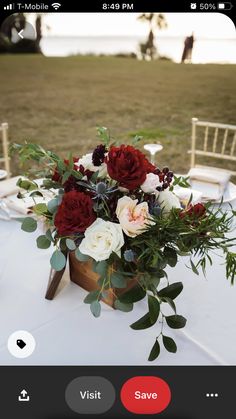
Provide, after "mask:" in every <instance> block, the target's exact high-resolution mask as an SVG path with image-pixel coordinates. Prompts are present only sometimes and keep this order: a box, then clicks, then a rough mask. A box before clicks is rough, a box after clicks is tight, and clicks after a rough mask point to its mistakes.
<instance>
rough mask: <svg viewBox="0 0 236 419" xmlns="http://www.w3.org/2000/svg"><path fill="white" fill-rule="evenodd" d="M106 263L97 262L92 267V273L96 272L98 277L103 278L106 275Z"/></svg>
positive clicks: (103, 261) (102, 261)
mask: <svg viewBox="0 0 236 419" xmlns="http://www.w3.org/2000/svg"><path fill="white" fill-rule="evenodd" d="M107 269H108V263H107V262H106V261H105V260H101V261H100V262H97V263H96V265H95V266H94V271H95V272H97V273H98V274H99V275H100V276H103V277H105V276H106V274H107Z"/></svg>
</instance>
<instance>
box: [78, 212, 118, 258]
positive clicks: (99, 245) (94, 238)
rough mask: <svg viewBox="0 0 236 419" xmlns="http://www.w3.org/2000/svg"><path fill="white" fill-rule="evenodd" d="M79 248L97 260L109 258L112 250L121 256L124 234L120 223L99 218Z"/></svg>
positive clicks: (88, 229)
mask: <svg viewBox="0 0 236 419" xmlns="http://www.w3.org/2000/svg"><path fill="white" fill-rule="evenodd" d="M84 236H85V237H84V239H83V240H82V242H81V244H80V246H79V250H80V251H81V253H83V254H84V255H88V256H91V257H92V258H93V259H95V260H96V261H97V262H99V261H101V260H106V259H109V257H110V255H111V254H112V252H115V253H116V254H117V255H118V256H119V257H121V250H120V249H121V248H122V246H123V245H124V236H123V232H122V228H121V226H120V224H116V223H112V222H110V221H104V220H102V219H101V218H97V219H96V221H94V223H93V224H91V226H90V227H88V228H87V230H86V231H85V234H84Z"/></svg>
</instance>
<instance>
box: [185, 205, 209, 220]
mask: <svg viewBox="0 0 236 419" xmlns="http://www.w3.org/2000/svg"><path fill="white" fill-rule="evenodd" d="M205 212H206V207H205V205H203V204H201V203H198V204H195V205H190V206H189V207H188V208H187V209H185V210H184V211H181V213H180V217H181V218H183V217H185V216H186V215H187V216H190V217H192V216H194V217H195V218H201V217H203V215H204V214H205Z"/></svg>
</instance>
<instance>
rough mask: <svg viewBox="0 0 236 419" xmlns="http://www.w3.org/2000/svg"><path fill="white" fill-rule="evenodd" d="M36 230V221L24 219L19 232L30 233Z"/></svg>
mask: <svg viewBox="0 0 236 419" xmlns="http://www.w3.org/2000/svg"><path fill="white" fill-rule="evenodd" d="M36 229H37V221H36V220H35V219H34V218H31V217H26V218H24V220H23V222H22V224H21V230H23V231H26V232H27V233H32V232H33V231H35V230H36Z"/></svg>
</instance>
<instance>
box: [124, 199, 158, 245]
mask: <svg viewBox="0 0 236 419" xmlns="http://www.w3.org/2000/svg"><path fill="white" fill-rule="evenodd" d="M116 215H117V218H118V220H119V222H120V225H121V228H122V230H123V231H124V233H125V234H126V235H127V236H129V237H136V236H137V235H138V234H142V233H143V232H144V231H145V230H146V229H147V225H152V224H154V222H153V221H152V219H151V218H152V217H151V215H150V214H149V211H148V204H147V202H141V203H140V204H138V199H131V198H129V197H128V196H123V197H122V198H120V199H119V200H118V203H117V208H116Z"/></svg>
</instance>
